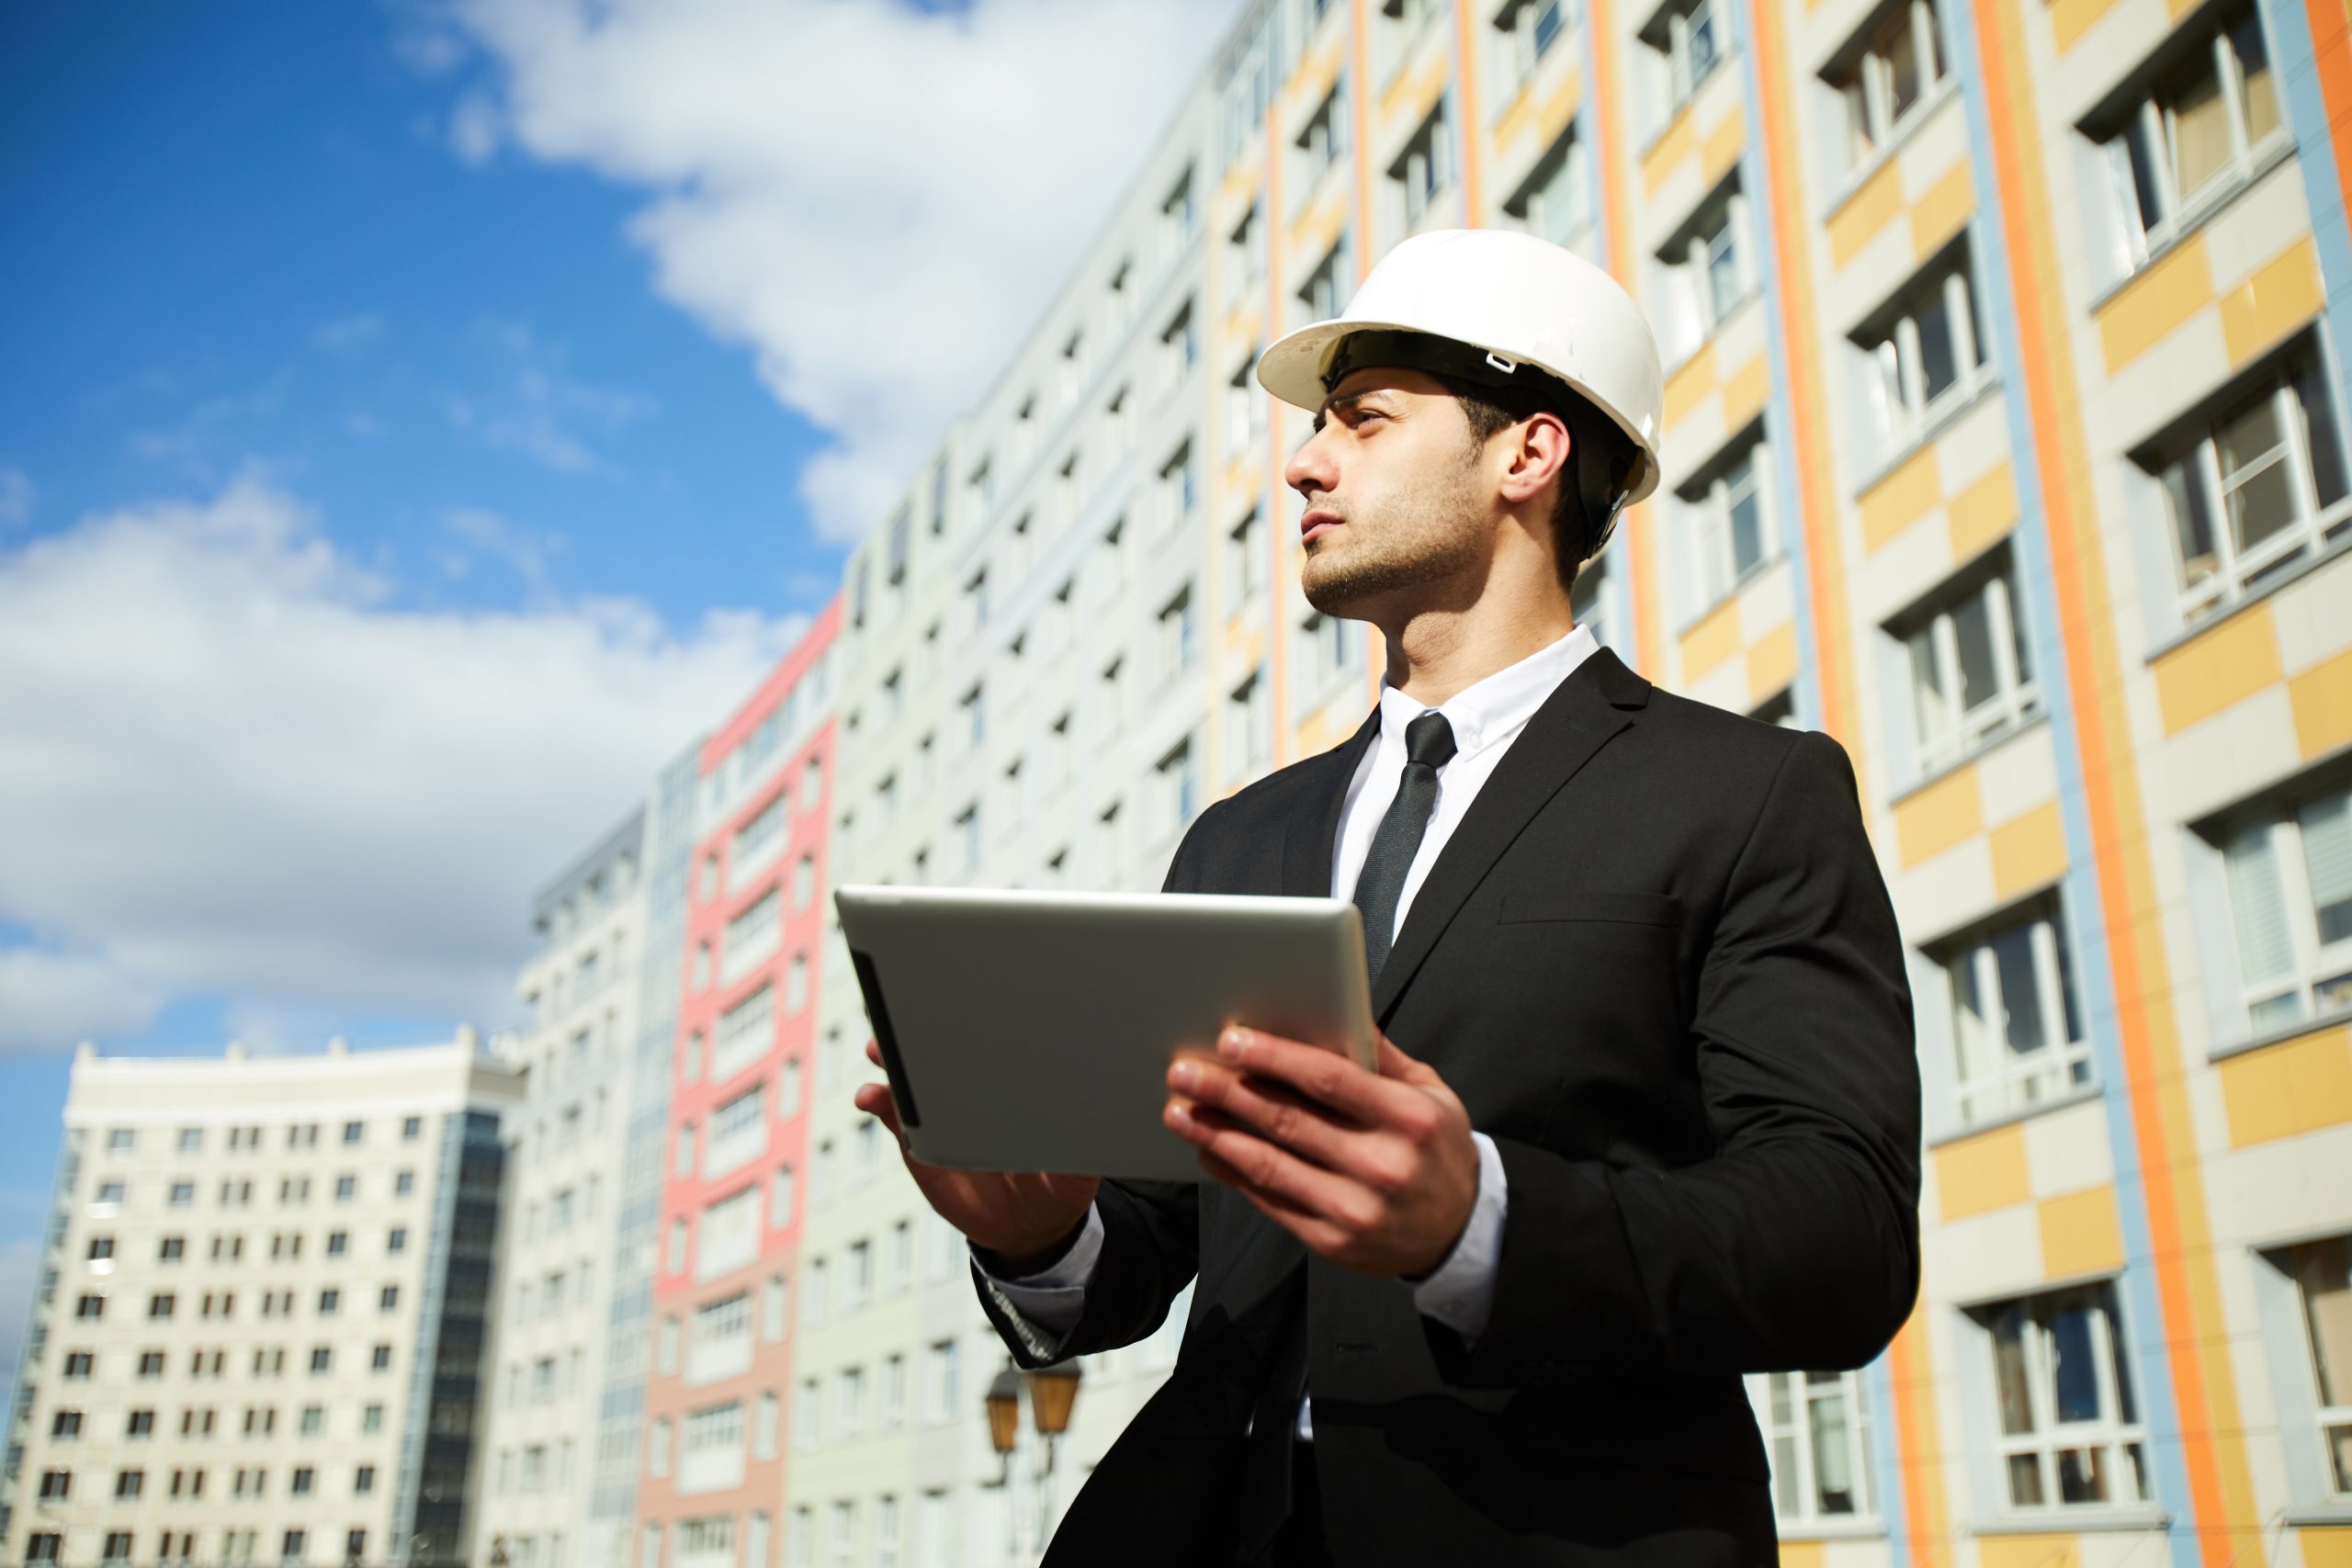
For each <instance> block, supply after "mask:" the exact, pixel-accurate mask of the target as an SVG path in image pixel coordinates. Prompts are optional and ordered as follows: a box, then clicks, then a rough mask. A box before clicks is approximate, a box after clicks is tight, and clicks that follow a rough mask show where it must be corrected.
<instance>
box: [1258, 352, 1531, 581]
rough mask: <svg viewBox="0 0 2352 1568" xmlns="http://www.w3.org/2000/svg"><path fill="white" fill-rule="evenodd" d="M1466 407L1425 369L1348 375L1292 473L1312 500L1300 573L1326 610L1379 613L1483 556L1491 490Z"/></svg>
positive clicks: (1296, 486) (1291, 479) (1287, 476)
mask: <svg viewBox="0 0 2352 1568" xmlns="http://www.w3.org/2000/svg"><path fill="white" fill-rule="evenodd" d="M1483 457H1484V449H1483V446H1481V445H1474V444H1473V443H1472V441H1471V439H1470V426H1469V422H1468V421H1467V420H1466V419H1465V418H1464V415H1463V412H1462V405H1461V404H1460V403H1459V402H1457V401H1455V400H1454V399H1453V397H1452V396H1451V395H1450V394H1449V393H1447V392H1446V390H1445V389H1444V388H1443V387H1442V386H1441V385H1440V384H1439V383H1438V382H1437V381H1436V380H1435V379H1434V378H1430V377H1429V376H1427V375H1424V374H1423V373H1421V372H1420V371H1418V370H1390V369H1383V368H1381V367H1377V366H1372V367H1365V368H1363V369H1361V370H1356V371H1352V372H1351V373H1350V374H1349V375H1348V377H1347V378H1346V379H1344V380H1342V381H1341V382H1340V384H1339V385H1338V386H1337V387H1335V388H1333V389H1332V390H1331V396H1330V397H1329V399H1327V400H1325V402H1324V405H1323V412H1321V413H1320V414H1318V415H1317V416H1316V420H1315V434H1314V435H1313V436H1311V437H1309V438H1308V440H1307V442H1306V445H1305V446H1301V447H1300V448H1299V449H1298V451H1297V453H1296V455H1295V456H1294V457H1292V458H1291V460H1290V465H1289V467H1288V468H1285V469H1284V470H1283V479H1284V481H1285V482H1286V483H1288V484H1289V485H1290V487H1291V488H1292V489H1293V490H1295V491H1298V492H1299V494H1300V495H1302V496H1304V497H1306V513H1305V515H1304V516H1303V517H1301V519H1300V525H1299V526H1300V540H1301V543H1302V544H1303V545H1304V546H1305V547H1306V564H1305V565H1304V566H1303V567H1302V568H1301V569H1300V571H1299V583H1300V586H1301V587H1302V588H1303V589H1304V590H1305V591H1306V600H1307V603H1308V604H1313V605H1314V606H1315V607H1316V608H1317V610H1320V611H1322V612H1323V613H1324V614H1326V615H1348V616H1352V617H1354V618H1357V619H1371V618H1374V611H1375V610H1376V609H1378V608H1382V607H1385V606H1384V602H1385V605H1397V604H1399V603H1400V596H1401V601H1402V602H1403V603H1405V604H1409V603H1410V602H1411V601H1413V600H1414V599H1415V598H1416V597H1418V595H1416V593H1415V592H1414V591H1415V590H1426V589H1427V588H1429V587H1430V586H1431V585H1433V584H1436V583H1439V582H1442V581H1446V580H1448V579H1453V578H1457V577H1460V576H1461V575H1462V574H1463V573H1464V571H1465V570H1467V569H1470V568H1473V567H1475V566H1476V564H1477V563H1478V562H1479V561H1480V560H1481V559H1482V558H1483V557H1484V556H1485V553H1486V551H1487V547H1488V545H1489V542H1490V537H1491V535H1492V532H1493V527H1492V513H1493V509H1494V501H1495V496H1494V491H1493V486H1492V483H1491V482H1490V480H1489V479H1488V476H1487V473H1486V468H1485V464H1484V462H1483V461H1482V458H1483Z"/></svg>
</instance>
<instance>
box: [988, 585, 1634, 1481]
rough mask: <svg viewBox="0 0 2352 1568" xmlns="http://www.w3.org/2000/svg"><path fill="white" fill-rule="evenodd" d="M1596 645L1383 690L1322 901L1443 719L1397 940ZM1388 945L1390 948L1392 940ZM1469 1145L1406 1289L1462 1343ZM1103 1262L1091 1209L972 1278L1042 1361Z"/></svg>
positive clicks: (1481, 1238) (1492, 1179) (1494, 1154)
mask: <svg viewBox="0 0 2352 1568" xmlns="http://www.w3.org/2000/svg"><path fill="white" fill-rule="evenodd" d="M1599 646H1600V645H1599V644H1598V643H1596V642H1595V641H1594V640H1593V636H1592V632H1591V631H1590V629H1589V628H1588V627H1585V626H1577V628H1576V629H1574V630H1573V631H1571V632H1569V633H1568V635H1567V636H1566V637H1562V638H1560V639H1559V641H1557V642H1555V643H1553V644H1551V645H1550V646H1549V647H1547V648H1544V649H1539V650H1538V651H1536V652H1534V653H1531V654H1529V655H1528V656H1527V657H1526V658H1525V659H1522V660H1520V661H1519V662H1518V663H1516V664H1513V665H1511V666H1510V667H1509V668H1508V669H1503V670H1498V671H1495V673H1493V674H1492V675H1489V676H1487V678H1486V679H1485V680H1483V681H1480V682H1477V683H1476V684H1475V685H1471V686H1466V687H1464V688H1463V689H1462V690H1461V691H1459V692H1456V693H1455V694H1453V696H1452V697H1450V698H1448V699H1447V700H1446V701H1445V702H1444V703H1442V704H1441V705H1438V706H1437V707H1435V708H1431V707H1429V706H1428V705H1425V704H1422V703H1418V702H1415V701H1414V700H1413V699H1412V698H1410V697H1408V696H1407V695H1405V694H1404V693H1402V692H1400V691H1398V690H1397V689H1396V688H1395V687H1393V686H1388V687H1384V688H1382V690H1381V694H1380V734H1379V736H1378V738H1377V739H1374V742H1373V743H1372V744H1371V745H1370V746H1368V747H1366V748H1365V749H1364V754H1363V760H1362V761H1359V762H1358V763H1357V764H1356V771H1355V776H1354V777H1353V778H1352V779H1351V780H1350V781H1349V783H1348V793H1347V796H1346V798H1345V800H1344V801H1343V802H1342V803H1341V805H1340V834H1339V838H1338V840H1337V841H1336V842H1335V843H1334V844H1333V846H1332V853H1331V897H1334V898H1347V897H1352V896H1353V895H1354V892H1355V884H1356V878H1357V877H1359V876H1360V875H1362V874H1363V863H1364V857H1365V856H1366V855H1367V854H1368V853H1370V852H1371V850H1372V840H1373V835H1374V833H1376V832H1377V831H1379V829H1380V819H1381V818H1383V817H1385V815H1387V812H1388V805H1389V802H1390V801H1392V800H1394V799H1395V798H1396V795H1397V783H1398V781H1399V780H1400V779H1401V778H1402V777H1403V776H1404V772H1405V727H1406V726H1407V725H1408V724H1410V723H1412V722H1413V720H1415V719H1417V718H1419V717H1420V716H1421V715H1423V714H1425V713H1442V714H1443V715H1444V716H1445V720H1446V723H1447V724H1448V725H1449V726H1450V727H1451V728H1453V744H1454V753H1453V756H1452V757H1451V758H1450V759H1448V760H1447V761H1446V763H1445V765H1444V766H1443V767H1442V768H1440V769H1438V771H1437V805H1436V806H1435V807H1433V808H1432V809H1431V810H1430V820H1429V827H1428V829H1426V830H1425V831H1424V832H1423V833H1422V835H1421V844H1420V848H1419V850H1417V851H1416V852H1414V854H1413V863H1412V865H1411V866H1410V867H1408V869H1407V871H1406V873H1405V886H1404V890H1403V892H1402V893H1401V894H1400V895H1399V897H1397V928H1396V929H1397V931H1402V930H1404V927H1405V917H1406V915H1407V914H1408V912H1409V911H1410V910H1411V908H1412V907H1413V896H1414V895H1415V894H1416V893H1418V892H1419V891H1420V886H1421V884H1422V883H1423V882H1425V881H1427V880H1428V878H1429V873H1430V866H1432V865H1434V864H1435V863H1437V857H1438V856H1439V855H1440V854H1441V853H1442V852H1443V851H1444V849H1445V845H1446V841H1447V840H1449V839H1451V838H1452V837H1453V830H1454V829H1456V828H1458V827H1460V826H1461V825H1462V818H1464V816H1465V815H1466V814H1467V813H1468V812H1469V809H1470V803H1471V802H1472V801H1473V800H1476V798H1477V795H1478V791H1479V789H1480V788H1481V787H1482V786H1483V785H1484V784H1486V782H1487V779H1488V778H1490V777H1492V776H1493V774H1494V771H1495V768H1496V766H1497V765H1498V763H1500V762H1501V761H1502V760H1503V754H1504V753H1505V752H1507V751H1509V750H1510V744H1511V742H1512V741H1514V740H1516V739H1519V734H1520V731H1521V730H1523V729H1525V728H1527V721H1528V720H1529V719H1531V718H1533V717H1534V716H1535V710H1536V709H1538V708H1540V707H1542V706H1543V705H1544V701H1545V699H1547V698H1548V697H1550V696H1551V694H1552V693H1553V692H1554V691H1555V689H1556V688H1557V687H1558V686H1559V684H1560V682H1563V681H1565V680H1566V679H1567V678H1568V677H1569V676H1570V675H1571V674H1573V673H1575V671H1576V668H1577V665H1579V664H1582V663H1583V662H1584V661H1585V660H1587V659H1589V658H1590V657H1591V656H1592V654H1593V652H1594V651H1595V649H1598V647H1599ZM1390 937H1391V940H1392V941H1393V940H1394V937H1395V932H1394V931H1392V932H1391V933H1390ZM1471 1138H1472V1139H1473V1141H1475V1142H1476V1145H1477V1146H1478V1195H1477V1197H1476V1199H1475V1200H1474V1201H1473V1202H1472V1204H1471V1209H1470V1218H1469V1220H1468V1222H1467V1223H1466V1224H1464V1226H1463V1227H1462V1235H1461V1236H1460V1237H1459V1238H1458V1239H1456V1240H1455V1242H1454V1244H1453V1251H1452V1252H1450V1253H1449V1254H1447V1255H1446V1258H1445V1260H1444V1261H1443V1262H1442V1263H1441V1264H1439V1265H1438V1267H1437V1269H1435V1270H1434V1271H1432V1272H1431V1273H1430V1275H1429V1277H1428V1278H1426V1279H1424V1280H1421V1281H1420V1282H1419V1284H1416V1285H1413V1286H1411V1287H1410V1289H1411V1290H1412V1292H1413V1305H1414V1307H1415V1308H1416V1309H1418V1310H1419V1312H1420V1314H1421V1315H1423V1316H1424V1317H1432V1318H1435V1319H1436V1320H1437V1321H1439V1322H1440V1323H1442V1324H1444V1325H1446V1326H1448V1327H1449V1328H1452V1329H1453V1331H1454V1332H1455V1333H1457V1334H1459V1335H1461V1336H1462V1337H1463V1338H1464V1339H1465V1340H1475V1339H1476V1338H1477V1337H1478V1335H1479V1334H1480V1333H1481V1332H1482V1331H1483V1330H1484V1329H1485V1328H1486V1326H1487V1317H1488V1316H1489V1315H1490V1314H1491V1313H1492V1311H1493V1307H1494V1294H1495V1270H1496V1268H1497V1266H1498V1263H1499V1261H1500V1259H1501V1256H1502V1240H1503V1216H1504V1213H1505V1212H1506V1210H1507V1209H1508V1207H1509V1202H1510V1194H1509V1192H1508V1191H1507V1190H1505V1183H1504V1179H1503V1162H1502V1156H1501V1155H1500V1154H1499V1153H1498V1151H1497V1150H1496V1148H1495V1141H1494V1140H1493V1139H1492V1138H1489V1137H1488V1136H1487V1134H1484V1133H1473V1134H1471ZM1102 1256H1103V1215H1102V1213H1101V1211H1100V1210H1099V1209H1089V1210H1088V1211H1087V1214H1086V1224H1085V1228H1084V1229H1082V1230H1081V1231H1080V1233H1079V1237H1078V1240H1077V1241H1076V1242H1075V1243H1074V1244H1072V1246H1071V1247H1070V1249H1069V1252H1067V1253H1065V1254H1063V1256H1062V1258H1061V1260H1060V1261H1059V1262H1057V1263H1056V1264H1055V1265H1054V1266H1053V1267H1052V1268H1051V1269H1045V1270H1044V1271H1042V1272H1040V1273H1036V1274H1031V1275H1026V1276H1024V1277H1023V1278H1021V1279H1018V1280H1004V1279H999V1278H998V1277H996V1276H995V1275H992V1274H989V1273H988V1271H987V1269H985V1268H982V1269H981V1273H982V1275H983V1277H984V1280H985V1282H986V1283H987V1285H988V1286H989V1290H990V1291H991V1292H992V1293H993V1294H994V1295H995V1296H996V1298H997V1301H998V1303H999V1304H1000V1305H1002V1306H1004V1307H1006V1308H1009V1309H1010V1310H1011V1311H1012V1314H1014V1315H1015V1316H1017V1317H1019V1318H1021V1319H1023V1320H1025V1325H1026V1326H1027V1327H1029V1328H1032V1329H1035V1330H1036V1331H1038V1333H1037V1337H1036V1338H1035V1340H1033V1341H1032V1342H1031V1343H1030V1345H1029V1348H1030V1349H1031V1350H1032V1351H1033V1352H1034V1353H1035V1354H1038V1355H1043V1356H1050V1355H1052V1354H1053V1353H1054V1349H1055V1348H1056V1347H1057V1344H1058V1341H1059V1340H1060V1339H1062V1338H1064V1337H1067V1336H1068V1335H1069V1331H1070V1330H1071V1329H1073V1328H1075V1327H1077V1326H1078V1320H1079V1318H1080V1316H1081V1315H1082V1314H1084V1312H1085V1309H1086V1284H1087V1281H1088V1280H1090V1279H1091V1278H1092V1277H1093V1274H1094V1268H1095V1265H1096V1264H1097V1263H1098V1262H1099V1261H1100V1260H1101V1258H1102ZM975 1262H976V1263H977V1259H975ZM1314 1430H1315V1428H1314V1420H1313V1414H1312V1409H1311V1401H1310V1400H1308V1399H1305V1398H1302V1399H1301V1400H1300V1401H1299V1404H1298V1435H1299V1436H1300V1437H1301V1438H1311V1437H1313V1436H1314Z"/></svg>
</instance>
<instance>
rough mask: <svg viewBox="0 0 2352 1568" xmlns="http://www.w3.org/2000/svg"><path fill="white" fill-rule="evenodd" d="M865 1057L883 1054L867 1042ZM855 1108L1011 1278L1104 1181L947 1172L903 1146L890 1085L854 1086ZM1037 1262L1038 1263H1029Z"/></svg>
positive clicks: (1070, 1223) (1029, 1268) (1064, 1232)
mask: <svg viewBox="0 0 2352 1568" xmlns="http://www.w3.org/2000/svg"><path fill="white" fill-rule="evenodd" d="M865 1059H866V1060H867V1061H869V1062H872V1063H873V1064H874V1065H875V1066H881V1065H882V1054H881V1052H880V1051H879V1050H877V1049H876V1047H875V1045H874V1043H873V1042H872V1041H868V1042H866V1045H865ZM856 1100H857V1108H858V1109H859V1110H860V1111H865V1113H866V1114H867V1115H868V1116H872V1117H874V1118H876V1120H877V1121H879V1122H881V1123H882V1124H883V1125H884V1126H886V1127H888V1128H889V1129H890V1132H891V1134H892V1135H893V1136H895V1137H897V1139H898V1140H899V1158H901V1159H903V1160H905V1161H906V1162H907V1174H908V1175H910V1176H911V1177H913V1178H914V1179H915V1186H916V1187H917V1188H919V1189H921V1190H922V1195H923V1198H924V1199H925V1200H926V1201H928V1202H929V1203H930V1204H931V1206H932V1207H933V1208H934V1209H936V1210H938V1211H939V1213H940V1216H941V1217H942V1218H943V1219H944V1220H945V1221H946V1222H947V1223H948V1224H951V1225H954V1226H955V1227H956V1229H957V1230H959V1231H962V1232H963V1233H964V1235H966V1236H967V1237H969V1238H970V1239H971V1240H972V1241H974V1242H977V1243H978V1245H980V1246H982V1247H987V1248H988V1249H989V1251H991V1252H994V1253H997V1254H999V1255H1000V1256H1001V1257H1002V1258H1004V1260H1005V1263H1006V1266H1007V1269H1008V1271H1009V1273H1010V1274H1011V1276H1012V1277H1013V1278H1018V1277H1020V1276H1021V1275H1023V1274H1030V1273H1035V1272H1036V1269H1037V1268H1038V1267H1042V1266H1043V1265H1042V1263H1039V1262H1038V1259H1039V1258H1041V1257H1042V1256H1043V1255H1044V1254H1046V1253H1049V1252H1051V1251H1053V1250H1054V1248H1056V1247H1058V1246H1059V1245H1060V1244H1061V1243H1062V1242H1063V1241H1065V1240H1067V1239H1068V1238H1069V1235H1071V1233H1073V1232H1074V1231H1076V1230H1077V1229H1078V1227H1079V1226H1080V1225H1081V1224H1084V1223H1085V1221H1086V1211H1087V1209H1088V1208H1089V1207H1090V1206H1091V1205H1092V1203H1093V1201H1094V1192H1095V1189H1096V1188H1098V1187H1100V1186H1101V1185H1102V1183H1101V1182H1100V1181H1099V1180H1097V1179H1095V1178H1093V1177H1091V1176H1047V1175H1044V1174H1042V1173H1031V1172H1017V1173H1016V1172H1006V1171H997V1170H949V1169H947V1168H945V1167H944V1166H936V1165H926V1164H924V1163H923V1162H922V1161H921V1160H919V1159H917V1158H915V1156H913V1155H912V1154H911V1153H910V1152H909V1151H908V1149H907V1138H906V1134H905V1133H904V1132H902V1131H901V1130H900V1129H899V1103H898V1101H897V1100H894V1099H893V1098H892V1097H891V1094H890V1086H889V1085H888V1084H878V1083H870V1084H862V1085H860V1086H859V1087H858V1090H857V1094H856ZM1033 1265H1035V1266H1033Z"/></svg>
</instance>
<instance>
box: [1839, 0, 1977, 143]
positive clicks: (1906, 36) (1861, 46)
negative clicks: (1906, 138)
mask: <svg viewBox="0 0 2352 1568" xmlns="http://www.w3.org/2000/svg"><path fill="white" fill-rule="evenodd" d="M1849 47H1850V48H1851V49H1852V53H1851V55H1850V56H1849V57H1848V58H1847V60H1846V61H1845V62H1843V63H1840V64H1838V65H1836V66H1833V67H1832V68H1831V69H1830V70H1829V71H1828V72H1827V73H1826V76H1827V79H1828V82H1829V85H1831V86H1833V87H1835V88H1837V89H1838V96H1839V97H1840V98H1841V99H1842V100H1844V103H1845V109H1846V149H1847V161H1848V164H1849V167H1853V168H1860V167H1861V166H1862V165H1863V164H1867V163H1869V162H1870V161H1871V159H1873V158H1875V157H1877V156H1878V154H1879V153H1880V152H1881V151H1882V150H1883V149H1884V148H1885V147H1886V146H1887V144H1888V143H1889V142H1891V141H1894V137H1895V134H1896V132H1897V131H1898V130H1901V129H1902V128H1903V127H1904V126H1905V125H1906V124H1907V123H1908V122H1909V120H1910V118H1911V112H1912V110H1914V109H1916V108H1917V107H1919V105H1920V104H1921V103H1923V102H1925V101H1926V99H1927V97H1928V92H1929V90H1930V89H1931V88H1933V87H1934V86H1935V85H1937V84H1938V83H1939V82H1941V81H1942V80H1943V79H1944V76H1945V73H1947V72H1948V71H1949V70H1950V68H1951V67H1950V63H1949V62H1947V61H1946V60H1945V58H1944V44H1943V30H1942V28H1941V26H1940V25H1939V18H1938V17H1937V16H1936V0H1898V4H1897V5H1896V6H1894V9H1893V10H1891V11H1888V12H1886V13H1884V14H1883V15H1882V16H1881V17H1878V19H1877V20H1876V21H1874V22H1872V23H1871V25H1870V26H1868V27H1866V28H1863V30H1862V32H1861V34H1860V37H1859V38H1858V39H1856V40H1855V44H1854V45H1852V46H1849Z"/></svg>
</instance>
